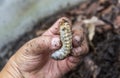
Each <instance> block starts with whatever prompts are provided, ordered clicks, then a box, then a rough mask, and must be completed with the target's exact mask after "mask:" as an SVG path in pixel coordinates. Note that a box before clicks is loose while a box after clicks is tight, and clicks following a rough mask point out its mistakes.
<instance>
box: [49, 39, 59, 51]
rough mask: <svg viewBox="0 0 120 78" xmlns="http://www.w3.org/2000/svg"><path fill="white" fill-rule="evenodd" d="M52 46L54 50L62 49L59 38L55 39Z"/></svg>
mask: <svg viewBox="0 0 120 78" xmlns="http://www.w3.org/2000/svg"><path fill="white" fill-rule="evenodd" d="M51 45H52V49H58V48H59V47H60V39H59V38H58V37H56V38H53V39H52V42H51Z"/></svg>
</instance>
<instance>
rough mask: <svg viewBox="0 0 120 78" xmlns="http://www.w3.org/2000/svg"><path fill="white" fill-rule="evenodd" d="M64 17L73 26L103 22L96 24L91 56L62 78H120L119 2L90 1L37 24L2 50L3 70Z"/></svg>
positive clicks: (0, 58) (0, 62)
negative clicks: (13, 58) (20, 51)
mask: <svg viewBox="0 0 120 78" xmlns="http://www.w3.org/2000/svg"><path fill="white" fill-rule="evenodd" d="M62 16H66V17H68V18H70V19H71V21H72V23H73V24H75V23H77V22H80V21H81V20H84V19H89V18H91V17H93V16H94V17H97V18H98V19H99V20H101V21H103V22H104V23H102V24H101V23H99V22H98V23H97V24H95V35H94V37H93V40H92V41H91V42H90V51H89V54H88V55H87V56H86V57H85V58H84V59H83V61H82V62H80V64H79V65H78V66H77V67H76V68H75V69H74V70H72V71H70V72H68V73H67V74H66V75H65V76H64V77H63V78H120V1H119V0H88V1H86V2H83V3H81V4H79V5H77V6H75V7H73V8H70V9H65V10H63V11H62V12H59V13H57V14H55V15H52V16H50V17H48V18H45V19H44V20H42V21H40V22H38V24H37V25H36V26H35V27H34V28H33V29H32V30H31V31H30V32H27V33H25V34H24V35H23V36H21V37H20V38H19V39H18V40H16V41H14V42H10V43H9V44H8V45H6V46H4V47H3V49H2V50H1V51H0V70H1V69H2V68H3V66H4V65H5V64H6V62H7V61H8V59H9V58H10V57H11V56H12V55H13V54H14V53H15V52H16V51H17V50H18V49H19V48H20V47H21V46H22V45H23V44H24V43H26V42H27V41H29V40H30V39H32V38H35V37H37V36H40V35H41V34H42V33H43V32H44V31H45V30H46V29H48V28H49V27H50V26H51V25H52V24H53V23H54V22H55V21H56V20H57V19H58V18H60V17H62ZM91 44H92V45H91Z"/></svg>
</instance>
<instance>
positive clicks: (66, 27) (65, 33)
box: [51, 20, 72, 60]
mask: <svg viewBox="0 0 120 78" xmlns="http://www.w3.org/2000/svg"><path fill="white" fill-rule="evenodd" d="M59 31H60V39H61V42H62V47H61V48H60V49H59V50H57V51H55V52H54V53H53V54H52V55H51V57H52V58H53V59H55V60H62V59H64V58H66V57H67V56H68V55H69V54H70V52H71V48H72V31H71V26H70V24H69V23H68V22H67V21H65V20H63V21H62V22H61V24H60V29H59Z"/></svg>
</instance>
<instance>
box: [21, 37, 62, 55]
mask: <svg viewBox="0 0 120 78" xmlns="http://www.w3.org/2000/svg"><path fill="white" fill-rule="evenodd" d="M60 45H61V44H60V38H59V37H58V36H46V35H45V36H41V37H38V38H35V39H33V40H30V41H29V42H27V43H26V44H25V45H24V46H23V48H21V49H20V50H22V51H20V52H25V53H27V54H35V55H36V54H41V53H46V52H50V51H54V50H56V49H58V48H60Z"/></svg>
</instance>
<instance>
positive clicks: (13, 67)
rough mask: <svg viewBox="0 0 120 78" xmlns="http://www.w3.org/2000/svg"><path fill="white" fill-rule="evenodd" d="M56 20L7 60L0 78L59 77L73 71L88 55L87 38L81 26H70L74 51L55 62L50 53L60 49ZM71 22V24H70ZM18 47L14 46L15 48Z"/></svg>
mask: <svg viewBox="0 0 120 78" xmlns="http://www.w3.org/2000/svg"><path fill="white" fill-rule="evenodd" d="M63 19H64V20H67V21H69V19H67V18H65V17H63V18H61V19H59V20H58V21H57V22H56V23H55V24H54V25H53V26H52V27H51V28H49V29H48V30H47V31H46V32H45V33H43V35H42V36H40V37H38V38H35V39H32V40H30V41H29V42H27V43H26V44H25V45H24V46H23V47H21V48H20V49H19V50H18V51H17V52H16V53H15V54H14V55H13V56H12V57H11V58H10V60H9V61H8V63H7V64H6V66H5V67H4V68H3V70H2V71H1V73H0V78H60V77H62V76H63V75H64V74H65V73H67V72H68V71H70V70H71V69H73V68H74V67H75V66H76V65H77V64H78V63H79V62H80V60H81V57H82V55H84V54H86V53H87V52H88V46H87V41H86V36H85V34H84V33H83V29H81V27H79V26H78V27H73V30H72V31H73V49H72V53H71V55H70V56H68V57H67V58H65V59H64V60H59V61H57V60H54V59H52V58H51V57H50V56H51V54H52V53H53V52H54V51H56V50H57V49H59V48H60V47H61V45H62V44H61V42H60V38H59V22H60V21H61V20H63ZM69 22H70V21H69ZM16 46H17V45H16Z"/></svg>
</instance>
